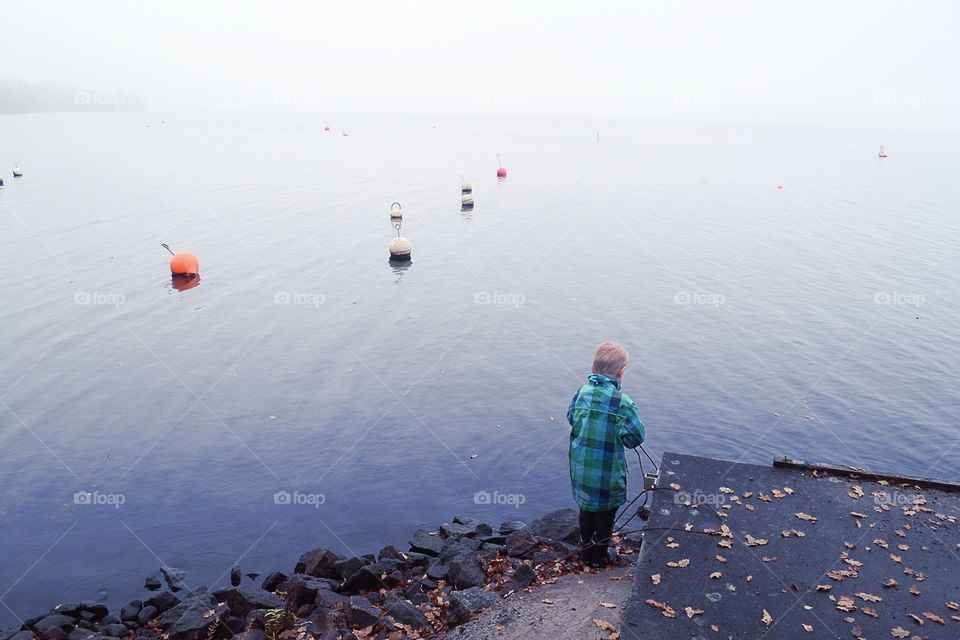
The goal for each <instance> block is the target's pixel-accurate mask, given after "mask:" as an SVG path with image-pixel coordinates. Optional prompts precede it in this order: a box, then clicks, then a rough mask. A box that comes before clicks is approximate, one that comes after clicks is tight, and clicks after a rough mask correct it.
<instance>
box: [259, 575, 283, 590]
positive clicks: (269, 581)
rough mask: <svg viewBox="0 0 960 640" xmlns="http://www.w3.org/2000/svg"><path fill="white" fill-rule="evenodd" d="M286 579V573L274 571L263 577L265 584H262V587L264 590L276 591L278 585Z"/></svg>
mask: <svg viewBox="0 0 960 640" xmlns="http://www.w3.org/2000/svg"><path fill="white" fill-rule="evenodd" d="M286 579H287V576H286V575H284V574H283V573H280V572H279V571H274V572H273V573H271V574H270V575H268V576H267V577H266V578H264V579H263V584H261V585H260V588H261V589H263V590H264V591H276V590H277V587H278V586H280V583H281V582H283V581H284V580H286Z"/></svg>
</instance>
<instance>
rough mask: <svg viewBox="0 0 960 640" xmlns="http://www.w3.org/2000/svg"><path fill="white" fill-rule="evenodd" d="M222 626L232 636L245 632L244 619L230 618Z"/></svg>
mask: <svg viewBox="0 0 960 640" xmlns="http://www.w3.org/2000/svg"><path fill="white" fill-rule="evenodd" d="M222 624H223V628H224V629H226V630H227V631H229V632H230V633H231V634H237V633H243V632H244V630H245V627H244V620H243V618H237V617H236V616H230V617H229V618H227V619H226V620H224V621H223V622H222Z"/></svg>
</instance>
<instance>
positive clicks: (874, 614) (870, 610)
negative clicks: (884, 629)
mask: <svg viewBox="0 0 960 640" xmlns="http://www.w3.org/2000/svg"><path fill="white" fill-rule="evenodd" d="M860 611H863V612H864V613H865V614H866V615H868V616H870V617H872V618H879V617H880V614H878V613H877V610H876V609H873V608H871V607H860Z"/></svg>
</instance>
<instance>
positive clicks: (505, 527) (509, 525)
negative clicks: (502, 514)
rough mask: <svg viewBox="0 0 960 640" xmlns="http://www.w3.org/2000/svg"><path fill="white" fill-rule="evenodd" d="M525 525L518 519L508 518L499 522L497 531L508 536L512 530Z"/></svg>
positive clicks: (525, 524) (517, 529)
mask: <svg viewBox="0 0 960 640" xmlns="http://www.w3.org/2000/svg"><path fill="white" fill-rule="evenodd" d="M526 526H527V523H526V522H520V521H519V520H510V521H508V522H501V523H500V527H499V528H498V529H497V532H498V533H499V534H500V535H502V536H508V535H510V534H511V533H513V532H514V531H519V530H520V529H523V528H524V527H526Z"/></svg>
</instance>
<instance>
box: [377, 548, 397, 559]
mask: <svg viewBox="0 0 960 640" xmlns="http://www.w3.org/2000/svg"><path fill="white" fill-rule="evenodd" d="M384 558H390V559H391V560H400V559H401V558H400V552H399V551H398V550H397V548H396V547H394V546H393V545H389V546H386V547H384V548H383V549H380V553H378V554H377V560H383V559H384Z"/></svg>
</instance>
